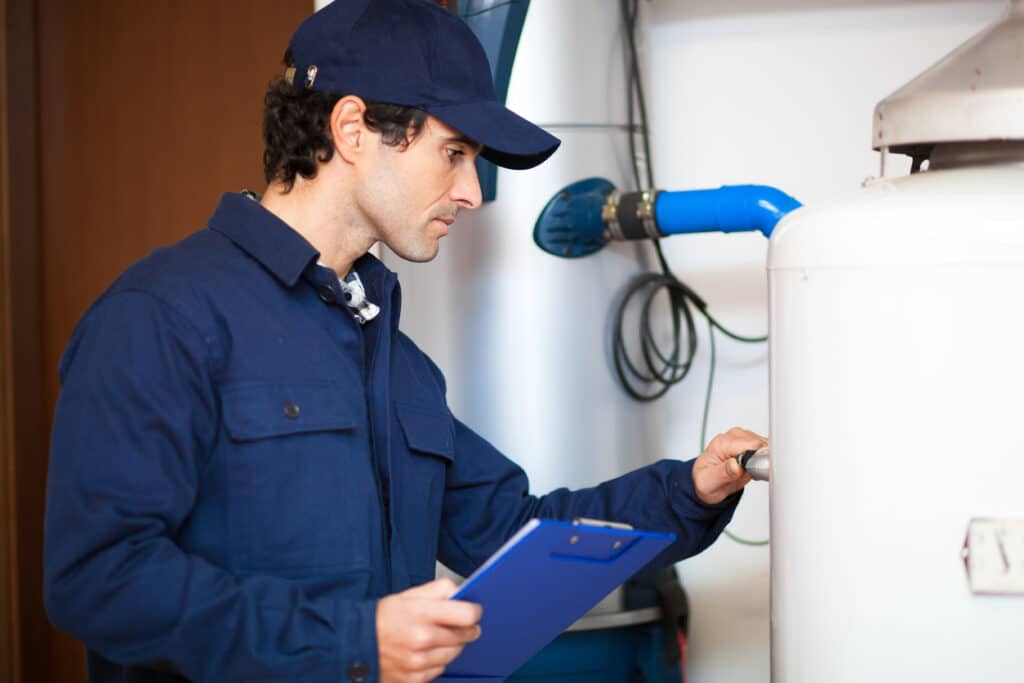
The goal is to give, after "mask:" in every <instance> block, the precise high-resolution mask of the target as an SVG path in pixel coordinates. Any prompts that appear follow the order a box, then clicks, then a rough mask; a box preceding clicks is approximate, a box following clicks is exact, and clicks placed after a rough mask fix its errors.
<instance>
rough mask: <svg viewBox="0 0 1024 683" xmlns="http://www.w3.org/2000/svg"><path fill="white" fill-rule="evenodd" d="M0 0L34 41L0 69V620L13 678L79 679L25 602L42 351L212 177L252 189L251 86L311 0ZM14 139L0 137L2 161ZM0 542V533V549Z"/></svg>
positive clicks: (256, 99)
mask: <svg viewBox="0 0 1024 683" xmlns="http://www.w3.org/2000/svg"><path fill="white" fill-rule="evenodd" d="M0 2H2V3H3V4H0V9H2V10H3V12H4V14H5V15H6V16H7V17H8V19H9V18H10V16H11V15H13V14H15V13H17V14H18V16H19V17H20V18H21V24H20V25H19V28H16V29H15V28H12V27H11V23H10V21H8V22H7V24H6V26H7V28H6V32H5V37H6V41H5V44H4V51H5V52H7V53H8V54H10V52H11V50H12V49H13V48H12V45H14V44H15V43H18V42H19V41H20V43H24V42H25V41H29V42H30V43H33V44H34V49H33V48H32V47H31V46H29V47H28V48H25V47H24V45H21V47H20V48H19V51H18V52H17V54H16V55H15V56H16V57H18V58H20V59H22V60H27V63H28V66H27V67H24V68H29V69H30V71H32V72H33V77H29V78H27V79H26V78H25V74H24V71H19V72H18V74H16V75H15V77H14V78H9V79H7V80H6V81H5V83H6V86H5V94H8V91H12V89H13V91H14V92H9V94H10V97H6V98H5V104H4V105H3V106H4V108H5V110H6V111H8V113H9V114H13V119H18V117H22V118H25V117H26V116H27V119H28V120H27V123H20V124H19V125H18V126H16V127H12V126H11V125H10V124H8V125H7V126H6V127H5V129H4V130H5V136H6V137H5V140H4V142H5V143H7V142H13V143H14V148H17V150H20V151H21V152H22V153H24V154H28V155H29V156H30V157H32V158H30V159H29V161H28V162H24V161H19V162H18V163H16V164H13V165H9V166H11V167H8V166H5V169H6V170H5V177H4V188H5V189H6V190H7V191H8V192H9V193H10V194H11V196H10V198H9V199H10V201H9V208H10V212H5V216H6V215H7V213H14V214H18V212H19V211H20V212H21V213H20V214H18V215H21V216H27V218H16V219H11V218H6V219H5V232H4V238H3V244H2V245H0V257H3V259H4V262H5V263H6V264H7V270H6V271H5V272H6V273H8V274H7V276H6V278H5V282H4V284H8V283H9V289H8V290H7V291H6V292H4V302H5V303H4V306H3V307H2V309H0V313H3V321H4V322H8V321H9V325H8V326H7V327H5V335H4V336H3V338H2V339H0V347H3V348H0V351H2V352H3V360H2V362H3V363H4V371H6V372H7V373H8V374H7V375H5V374H0V382H3V384H4V393H3V396H4V402H3V403H2V404H0V406H2V407H3V408H4V410H3V413H2V414H3V415H4V416H6V418H5V419H4V421H3V422H0V426H4V427H10V428H11V433H13V434H14V436H10V435H7V436H5V438H4V442H3V444H6V446H4V445H2V444H0V448H2V449H3V450H2V451H0V455H2V456H4V459H3V460H0V466H3V467H5V468H6V469H5V470H4V471H5V472H8V473H11V472H13V475H12V481H13V484H14V485H13V486H7V487H6V488H3V487H4V481H5V479H4V477H2V476H0V503H5V504H10V505H9V509H10V510H11V517H10V518H9V519H8V518H6V517H0V518H4V519H5V521H10V522H11V524H10V525H8V524H2V525H0V532H3V531H4V528H5V527H8V526H10V528H11V529H12V535H13V536H14V537H15V541H16V550H17V552H16V553H9V554H8V555H9V557H8V558H6V559H7V560H8V562H9V563H11V564H12V565H13V566H10V567H7V568H6V572H5V571H0V579H4V578H5V573H7V572H9V573H10V576H11V579H10V580H9V581H8V582H7V583H8V586H9V587H10V590H9V591H8V592H7V593H6V595H5V597H4V599H10V598H11V597H12V596H16V597H17V599H18V601H17V604H16V606H15V607H13V608H11V609H12V610H13V611H14V612H15V613H16V619H15V620H14V624H13V628H14V630H15V631H16V633H15V634H14V635H12V636H9V637H7V639H6V640H7V642H8V643H14V645H11V646H10V647H11V648H13V650H14V652H13V654H12V655H10V656H12V657H13V660H14V663H15V664H17V666H18V667H19V669H20V678H21V679H22V680H23V681H30V682H32V683H35V682H36V681H39V682H51V681H52V682H54V683H58V682H59V683H75V682H76V681H84V680H85V675H84V656H83V650H82V648H81V646H80V645H79V644H78V643H76V642H75V641H74V640H72V639H71V638H69V637H67V636H64V635H62V634H59V633H57V632H56V631H55V630H54V629H53V628H52V627H51V626H50V625H49V623H48V621H47V620H46V616H45V614H44V612H43V607H42V580H41V579H42V569H41V568H42V524H43V509H44V490H45V476H46V461H47V443H48V438H49V434H48V432H49V424H50V419H51V417H52V415H53V409H54V405H55V402H56V398H57V393H58V380H57V364H58V361H59V358H60V354H61V352H62V351H63V349H64V346H65V344H66V343H67V340H68V338H69V336H70V334H71V331H72V329H73V327H74V325H75V323H76V322H77V320H78V319H79V318H80V317H81V315H82V313H83V312H84V311H85V309H86V307H87V306H88V305H89V304H90V303H91V302H92V301H93V300H94V299H95V298H96V297H97V296H98V295H99V294H100V293H101V292H102V291H103V289H105V288H106V287H107V285H109V284H110V282H111V281H112V280H113V279H114V278H115V276H116V275H117V274H118V273H120V272H121V271H122V270H123V269H124V268H125V267H126V266H127V265H129V264H130V263H131V262H133V261H135V260H136V259H138V258H140V257H141V256H144V255H145V254H147V253H148V252H149V251H151V250H152V249H153V248H155V247H156V246H158V245H161V244H167V243H170V242H174V241H177V240H178V239H180V238H181V237H183V236H184V235H186V234H188V233H190V232H193V231H194V230H196V229H198V228H201V227H202V226H203V225H204V223H205V221H206V219H207V218H208V216H209V214H210V212H211V211H212V210H213V208H214V206H215V204H216V202H217V199H218V197H219V196H220V193H221V192H223V191H228V190H239V189H241V188H243V187H249V188H253V189H257V190H259V189H262V187H263V185H264V183H263V180H262V166H261V154H262V145H261V138H260V124H261V109H262V99H263V93H264V90H265V87H266V84H267V82H268V81H269V80H270V78H271V77H272V76H273V75H275V74H277V73H280V70H281V67H280V59H281V56H282V54H283V53H284V49H285V47H286V45H287V42H288V38H289V36H290V34H291V32H292V31H293V30H294V28H295V27H296V26H298V24H299V23H300V22H301V20H302V19H303V18H304V17H305V16H307V15H308V14H309V13H310V12H311V11H312V9H313V0H77V1H76V0H0ZM26 17H27V19H26ZM25 30H29V31H31V32H32V35H29V36H26V35H24V34H23V31H25ZM12 31H15V32H16V34H15V35H12ZM20 43H19V44H20ZM10 62H11V60H10V59H8V60H7V67H6V73H7V74H8V75H10V74H11V64H10ZM26 80H27V81H28V82H25V81H26ZM33 89H34V95H33V92H32V91H33ZM8 119H11V120H13V119H12V117H11V116H9V117H8ZM18 121H21V119H18ZM14 148H11V149H9V148H8V146H7V145H0V152H2V153H3V155H4V157H5V159H8V160H9V159H10V158H11V157H12V154H13V153H14V152H15V151H16V150H15V149H14ZM26 163H27V164H28V165H26ZM33 163H35V164H37V166H36V168H35V169H33V168H32V164H33ZM22 172H24V173H27V174H28V176H29V177H22V176H21V173H22ZM12 188H13V189H12ZM25 188H28V189H25ZM33 193H34V196H33ZM3 196H4V195H2V194H0V197H3ZM15 224H16V225H15ZM8 332H10V334H8ZM33 387H35V388H34V389H33ZM4 491H7V494H6V499H5V494H4ZM11 498H13V501H12V500H11ZM5 501H6V502H5ZM2 550H3V543H2V542H0V561H4V560H5V557H4V554H3V552H2ZM0 590H3V588H0ZM4 599H0V609H4V606H5V604H6V603H5V602H4ZM4 623H5V622H4V619H3V618H2V617H0V638H2V637H4V632H3V626H4ZM4 652H5V649H4V645H3V644H0V656H3V655H4ZM0 664H2V663H0ZM11 670H14V669H11ZM4 675H5V669H4V668H3V667H2V666H0V678H2V677H3V676H4Z"/></svg>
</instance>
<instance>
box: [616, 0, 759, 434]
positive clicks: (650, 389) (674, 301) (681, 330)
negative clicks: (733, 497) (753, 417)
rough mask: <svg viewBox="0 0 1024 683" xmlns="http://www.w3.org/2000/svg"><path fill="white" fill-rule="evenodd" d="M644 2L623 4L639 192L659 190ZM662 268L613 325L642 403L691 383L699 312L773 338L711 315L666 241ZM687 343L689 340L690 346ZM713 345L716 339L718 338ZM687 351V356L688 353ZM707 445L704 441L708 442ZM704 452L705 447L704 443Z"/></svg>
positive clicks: (621, 366) (629, 388)
mask: <svg viewBox="0 0 1024 683" xmlns="http://www.w3.org/2000/svg"><path fill="white" fill-rule="evenodd" d="M638 4H639V2H638V0H621V1H620V7H621V10H622V20H623V24H624V26H625V37H626V42H627V44H628V48H629V50H628V57H629V64H628V68H627V74H628V75H627V93H626V101H627V117H628V123H627V125H628V129H629V151H630V159H631V160H632V166H633V180H634V182H635V183H636V187H637V189H640V188H643V187H648V188H652V187H655V185H654V170H653V165H652V161H651V145H650V134H649V128H648V125H647V105H646V103H645V100H644V92H643V85H642V83H641V79H640V60H639V57H638V55H637V49H636V20H637V13H638ZM637 110H639V114H640V121H639V125H637V121H636V113H637ZM638 130H639V132H640V135H641V139H642V141H643V152H644V166H645V168H644V170H645V171H646V176H647V178H646V180H647V182H646V184H644V183H643V181H642V179H641V173H640V164H639V160H638V158H637V149H636V135H635V133H636V131H638ZM652 243H653V245H654V249H655V253H656V254H657V257H658V263H659V265H660V267H661V272H660V273H643V274H641V275H639V276H637V277H636V278H634V279H633V280H632V281H631V282H630V283H629V285H628V286H627V287H626V290H625V292H624V294H623V296H622V298H621V299H620V301H619V304H618V307H617V309H616V311H615V322H614V325H613V326H612V361H613V365H614V367H615V374H616V375H617V377H618V379H619V383H620V384H621V385H622V388H623V389H624V390H625V391H626V393H627V394H629V395H630V396H631V397H632V398H634V399H636V400H637V401H654V400H656V399H658V398H661V397H662V396H664V395H665V392H667V391H668V390H669V389H670V388H671V387H672V386H674V385H675V384H678V383H679V382H681V381H683V379H685V378H686V376H687V374H689V372H690V368H691V367H692V364H693V358H694V356H695V355H696V353H697V331H696V323H695V311H696V313H697V314H700V315H702V316H704V317H705V318H706V319H707V321H708V324H709V328H708V329H709V334H712V335H713V334H714V330H716V329H717V330H718V331H720V332H722V333H723V334H725V335H726V336H727V337H730V338H732V339H734V340H736V341H740V342H746V343H757V342H764V341H766V340H767V339H768V337H767V336H759V337H748V336H743V335H739V334H736V333H735V332H731V331H730V330H727V329H726V328H724V327H722V325H721V324H720V323H719V322H718V321H717V320H715V318H714V317H713V316H712V315H711V314H710V313H709V312H708V310H707V303H706V302H705V301H704V300H703V299H702V298H701V297H700V296H699V295H698V294H697V293H696V292H695V291H694V290H693V289H692V288H690V287H689V286H688V285H686V284H685V283H684V282H682V281H681V280H680V279H679V278H677V277H676V276H675V274H674V273H673V272H672V269H671V268H669V266H668V262H667V261H666V260H665V254H664V253H663V252H662V250H661V242H660V241H658V240H653V241H652ZM662 292H664V293H665V294H666V295H667V298H668V305H669V315H670V320H671V322H672V341H671V343H670V345H669V347H668V349H667V350H663V349H662V348H661V346H659V344H658V343H657V341H656V339H655V332H654V329H653V326H652V314H651V312H652V309H653V308H654V302H655V300H656V299H657V297H658V295H659V294H661V293H662ZM634 301H639V302H640V303H639V305H640V327H639V330H638V336H639V344H638V346H639V355H640V358H641V359H642V363H641V362H636V361H634V360H633V359H631V358H630V354H629V352H628V350H627V348H626V341H625V338H626V335H625V332H624V329H625V319H626V310H627V309H628V308H629V307H630V306H631V304H632V303H633V302H634ZM684 340H685V341H684ZM711 341H712V343H714V339H713V337H712V340H711ZM684 348H685V351H684ZM713 379H714V368H713V367H712V369H711V373H710V377H709V386H708V393H707V396H708V401H710V396H711V388H710V386H711V385H710V382H711V381H713ZM707 409H708V403H707V402H706V404H705V411H704V412H705V415H704V422H705V423H706V421H707ZM702 442H703V439H702ZM702 448H703V444H702Z"/></svg>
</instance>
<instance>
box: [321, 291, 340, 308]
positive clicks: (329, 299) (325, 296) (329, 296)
mask: <svg viewBox="0 0 1024 683" xmlns="http://www.w3.org/2000/svg"><path fill="white" fill-rule="evenodd" d="M320 300H321V301H323V302H324V303H327V304H333V303H334V302H335V301H337V300H338V296H337V295H336V294H335V293H334V290H333V289H331V288H330V287H321V288H320Z"/></svg>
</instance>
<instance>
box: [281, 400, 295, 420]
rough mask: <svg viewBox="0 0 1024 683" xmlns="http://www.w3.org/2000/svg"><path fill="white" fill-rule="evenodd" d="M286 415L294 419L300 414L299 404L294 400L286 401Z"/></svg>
mask: <svg viewBox="0 0 1024 683" xmlns="http://www.w3.org/2000/svg"><path fill="white" fill-rule="evenodd" d="M284 416H285V417H287V418H288V419H289V420H294V419H295V418H297V417H298V416H299V404H298V403H295V402H294V401H285V403H284Z"/></svg>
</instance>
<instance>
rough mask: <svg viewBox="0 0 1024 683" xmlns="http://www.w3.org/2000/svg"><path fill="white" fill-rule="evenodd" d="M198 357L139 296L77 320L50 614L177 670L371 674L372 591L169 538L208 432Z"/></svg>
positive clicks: (65, 368) (288, 675)
mask: <svg viewBox="0 0 1024 683" xmlns="http://www.w3.org/2000/svg"><path fill="white" fill-rule="evenodd" d="M210 357H211V354H210V346H209V344H208V340H207V339H206V338H204V336H203V335H201V334H199V332H198V331H197V330H196V328H194V327H193V326H192V325H191V323H189V322H188V321H187V320H186V319H185V318H184V317H182V316H180V315H179V314H178V313H176V312H175V310H174V309H172V308H171V307H170V306H169V305H168V304H167V303H165V302H163V301H161V300H158V299H156V298H154V297H153V296H151V295H150V294H146V293H141V292H122V293H119V294H115V295H113V296H108V297H107V298H106V299H104V300H102V301H101V302H100V303H99V304H97V305H96V306H95V307H94V308H93V309H92V310H91V311H90V312H89V313H88V314H87V316H86V318H85V319H84V320H83V322H82V323H81V324H80V325H79V328H78V329H77V330H76V332H75V334H74V336H73V338H72V342H71V344H70V345H69V347H68V350H67V352H66V354H65V357H64V360H63V363H62V379H63V389H62V392H61V395H60V399H59V401H58V404H57V410H56V415H55V419H54V426H53V434H52V447H51V460H50V469H49V475H48V481H47V500H46V525H45V560H44V573H45V576H44V589H45V602H46V610H47V612H48V614H49V616H50V618H51V620H52V621H53V622H54V624H56V625H57V626H58V627H60V628H61V629H63V630H65V631H67V632H68V633H70V634H72V635H74V636H75V637H77V638H79V639H80V640H82V641H83V642H84V643H85V645H86V646H87V647H88V648H89V649H91V650H93V651H95V652H97V653H98V654H100V655H102V656H103V657H105V658H107V659H109V660H111V661H114V662H118V663H121V664H125V665H133V666H143V667H150V668H154V669H159V670H165V671H171V672H174V673H176V674H179V675H182V676H185V677H187V678H189V679H190V680H196V681H221V680H239V681H241V680H318V681H319V680H331V681H333V680H341V679H345V678H346V677H353V678H355V680H366V681H374V680H377V669H378V661H377V660H378V658H377V643H376V630H375V614H376V602H375V601H372V600H371V601H342V600H333V599H329V598H326V597H322V596H310V595H306V594H305V593H304V591H303V590H301V588H300V587H299V586H298V585H297V584H296V583H294V582H291V581H288V580H284V579H281V578H277V577H272V576H246V577H244V578H242V577H238V576H235V575H232V574H231V573H229V572H228V571H226V570H224V569H222V568H220V567H218V566H214V565H213V564H212V563H210V562H209V561H206V560H204V559H203V558H202V557H199V556H196V555H190V554H188V553H186V552H184V551H183V550H182V549H181V547H180V546H178V545H177V544H176V543H175V538H176V537H177V534H178V533H179V531H180V529H181V528H182V526H183V524H184V523H185V522H186V520H187V519H188V518H189V515H190V512H191V511H192V509H193V506H194V505H195V501H196V499H197V491H198V487H199V482H200V474H201V472H202V469H203V465H204V462H205V458H206V457H207V456H208V448H207V445H208V444H209V443H211V441H212V439H213V437H214V435H215V434H216V430H217V429H218V426H217V424H218V408H217V401H216V398H215V391H214V387H213V384H212V381H211V379H210V375H211V373H210V364H211V361H210ZM353 672H356V673H357V674H358V675H353Z"/></svg>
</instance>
